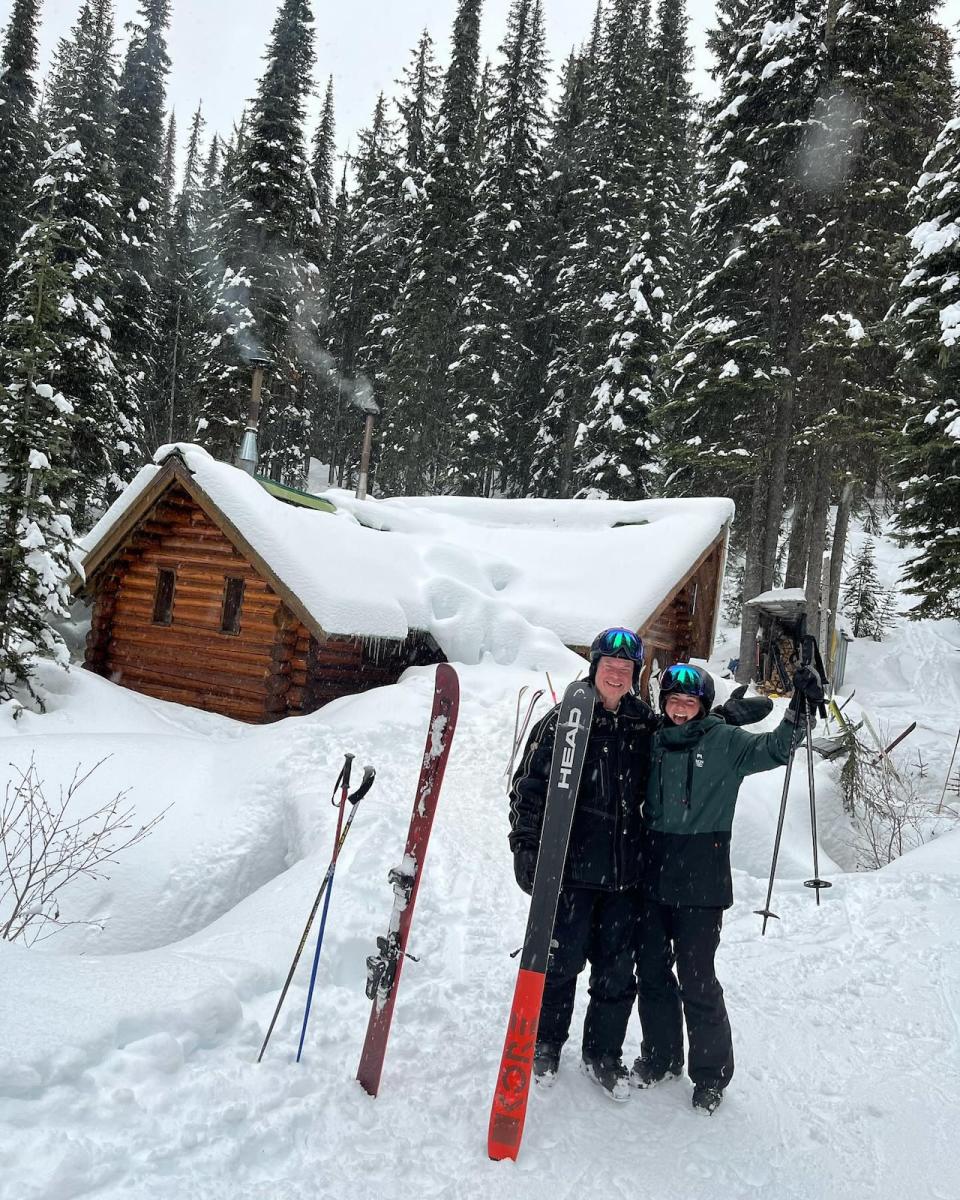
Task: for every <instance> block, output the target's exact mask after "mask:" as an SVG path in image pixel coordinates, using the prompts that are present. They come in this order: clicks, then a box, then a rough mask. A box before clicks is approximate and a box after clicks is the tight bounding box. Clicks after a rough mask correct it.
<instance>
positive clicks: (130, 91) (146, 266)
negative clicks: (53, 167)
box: [113, 0, 172, 453]
mask: <svg viewBox="0 0 960 1200" xmlns="http://www.w3.org/2000/svg"><path fill="white" fill-rule="evenodd" d="M139 9H140V12H139V19H138V20H136V21H133V22H131V23H130V24H129V25H128V26H127V31H128V33H129V36H130V41H129V43H128V46H127V52H126V57H125V59H124V63H123V69H122V71H121V73H120V83H119V88H118V94H117V117H116V136H115V143H114V146H115V149H114V157H115V160H116V167H117V216H118V224H117V238H118V241H117V249H116V257H115V269H116V272H117V279H118V287H117V292H116V295H115V297H114V302H113V310H114V324H113V342H114V353H115V354H116V356H117V364H118V367H119V369H120V372H121V377H122V381H123V387H124V388H125V389H126V391H127V392H128V395H129V401H128V402H129V403H130V404H131V405H132V406H135V405H138V406H139V407H140V410H141V412H142V414H143V416H144V419H145V424H146V426H147V427H148V428H149V430H150V436H151V438H156V436H157V415H158V413H159V412H160V411H161V410H162V409H163V407H164V397H163V396H162V395H161V394H160V393H159V389H158V383H159V379H160V372H159V370H158V360H159V359H160V357H161V355H162V353H163V351H162V349H161V346H160V329H159V321H160V314H159V311H158V309H159V302H160V301H159V297H158V295H157V287H158V281H159V278H160V273H161V271H162V268H163V253H164V245H163V243H164V235H165V232H166V224H167V220H168V211H169V210H168V206H167V202H168V200H169V196H168V195H166V194H165V193H166V190H167V188H169V187H170V181H169V180H167V181H165V179H164V174H165V159H166V151H167V137H166V133H167V131H166V128H165V125H166V117H165V112H164V108H165V102H166V80H167V75H168V73H169V70H170V59H169V56H168V54H167V45H166V31H167V27H168V25H169V22H170V0H140V3H139ZM170 166H172V163H171V164H169V165H168V166H167V170H168V171H169V169H170ZM155 448H156V447H155V446H148V447H147V449H148V451H149V452H151V453H152V451H153V450H154V449H155Z"/></svg>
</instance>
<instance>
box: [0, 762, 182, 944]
mask: <svg viewBox="0 0 960 1200" xmlns="http://www.w3.org/2000/svg"><path fill="white" fill-rule="evenodd" d="M108 757H109V756H108ZM105 762H106V758H102V759H101V760H100V761H99V762H97V763H94V765H93V766H92V767H90V769H89V770H87V771H84V770H83V768H82V766H81V765H80V764H78V765H77V767H76V768H75V770H74V772H73V778H72V779H71V781H70V784H69V785H68V787H67V788H66V790H64V788H63V786H62V785H61V787H60V796H59V799H58V800H57V801H56V802H55V803H51V802H50V801H49V800H48V799H47V797H46V795H45V794H44V789H43V780H42V779H41V778H40V775H39V772H38V771H37V766H36V762H35V761H34V759H33V758H32V757H31V759H30V763H29V765H28V766H27V768H26V770H21V769H20V768H19V767H17V766H16V765H14V764H13V763H11V764H9V765H10V767H11V768H12V770H13V772H14V776H13V777H12V778H11V779H9V780H8V782H7V787H6V793H5V795H4V798H3V805H2V807H0V844H2V847H3V859H2V862H0V941H8V942H14V941H17V940H18V939H19V940H21V941H23V942H24V943H25V944H27V945H32V944H33V943H34V942H36V941H37V940H39V939H40V938H44V937H50V936H51V935H52V934H54V933H56V932H57V931H58V930H59V929H62V928H64V927H65V926H67V925H75V924H79V923H82V922H77V921H71V920H68V919H67V918H66V917H65V916H63V915H62V912H61V893H62V891H63V889H64V888H65V887H66V886H67V885H68V884H69V883H71V882H72V881H73V880H74V879H77V878H78V877H79V876H86V878H88V879H107V878H109V876H108V875H107V874H106V871H105V869H104V868H105V867H107V866H108V865H109V864H110V863H115V862H116V861H117V856H118V855H119V854H121V853H122V852H123V851H124V850H129V849H130V848H131V847H132V846H136V845H138V844H139V843H140V842H142V841H143V839H144V838H146V837H148V836H149V834H151V833H152V832H153V830H154V829H156V827H157V825H158V824H159V823H160V821H161V820H162V819H163V817H164V815H165V814H166V812H167V811H168V810H167V809H164V811H163V812H161V813H158V814H157V816H155V817H154V818H153V820H151V821H148V822H147V823H146V824H145V825H140V826H135V825H134V822H133V811H134V810H133V806H132V805H129V806H128V805H127V804H126V798H127V795H128V790H126V789H125V790H124V791H122V792H118V793H117V795H116V796H114V798H113V799H112V800H108V801H107V802H106V803H105V804H101V805H100V806H99V807H98V808H96V809H94V811H92V812H89V813H87V814H86V815H85V816H80V817H73V816H72V812H68V810H69V809H70V805H71V802H72V801H73V799H74V797H75V796H76V794H77V792H78V791H79V790H80V788H81V787H83V785H84V784H85V783H87V781H88V780H89V779H90V777H91V776H92V775H93V773H94V772H95V771H96V770H97V768H98V767H101V766H102V765H103V764H104V763H105ZM74 807H76V806H75V805H74Z"/></svg>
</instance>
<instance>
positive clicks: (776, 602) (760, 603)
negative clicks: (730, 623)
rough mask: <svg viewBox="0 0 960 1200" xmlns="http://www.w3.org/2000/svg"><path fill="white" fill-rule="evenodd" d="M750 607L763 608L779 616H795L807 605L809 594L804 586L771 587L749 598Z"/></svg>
mask: <svg viewBox="0 0 960 1200" xmlns="http://www.w3.org/2000/svg"><path fill="white" fill-rule="evenodd" d="M747 604H748V606H749V607H750V608H762V609H766V611H767V612H771V613H775V614H777V615H779V616H785V617H789V616H794V615H796V614H798V613H800V612H802V611H803V610H804V609H805V608H806V607H807V594H806V592H805V591H804V590H803V588H782V587H781V588H771V589H770V590H769V591H768V592H762V593H761V594H760V595H759V596H754V597H753V599H752V600H748V601H747Z"/></svg>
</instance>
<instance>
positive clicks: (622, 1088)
mask: <svg viewBox="0 0 960 1200" xmlns="http://www.w3.org/2000/svg"><path fill="white" fill-rule="evenodd" d="M580 1065H581V1068H582V1070H583V1073H584V1074H585V1075H586V1076H587V1078H588V1079H592V1080H593V1082H594V1083H596V1084H598V1085H599V1086H600V1087H602V1088H603V1090H604V1091H605V1092H606V1093H607V1095H608V1096H609V1097H610V1099H611V1100H616V1101H618V1102H619V1103H622V1102H623V1101H624V1100H629V1099H630V1085H629V1083H628V1082H627V1080H628V1079H629V1072H628V1071H627V1068H626V1067H625V1066H624V1065H623V1062H622V1061H621V1059H620V1058H619V1056H616V1055H613V1054H598V1055H587V1054H585V1055H584V1056H583V1060H582V1062H581V1064H580Z"/></svg>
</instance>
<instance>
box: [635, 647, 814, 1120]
mask: <svg viewBox="0 0 960 1200" xmlns="http://www.w3.org/2000/svg"><path fill="white" fill-rule="evenodd" d="M793 685H794V698H793V700H791V703H790V708H789V709H788V710H787V713H786V715H785V717H784V719H783V721H782V722H781V724H780V726H779V727H778V728H777V729H775V730H774V731H773V732H772V733H764V734H752V733H746V732H745V731H744V730H742V729H739V728H735V727H733V726H732V725H731V724H726V723H725V722H724V719H723V717H722V716H721V715H719V714H718V713H711V712H710V706H711V705H712V703H713V698H714V687H713V680H712V679H711V678H710V676H709V674H708V673H707V672H706V671H702V670H701V669H700V668H699V667H693V666H690V665H689V664H686V663H681V664H677V665H676V666H673V667H670V668H669V669H668V670H666V671H664V673H663V674H662V675H661V677H660V707H661V709H662V711H663V713H664V716H665V722H664V725H663V727H662V728H661V729H660V730H659V732H658V733H657V734H656V736H655V738H654V739H653V746H652V759H651V765H650V772H649V779H648V784H647V793H646V800H645V802H644V806H643V820H644V833H643V903H642V906H641V910H640V916H639V922H638V926H637V984H638V993H639V1009H640V1023H641V1025H642V1027H643V1044H642V1047H641V1055H640V1057H639V1058H638V1059H637V1060H636V1062H635V1063H634V1065H633V1070H632V1071H631V1073H630V1082H631V1083H632V1084H633V1085H634V1086H636V1087H640V1088H646V1087H651V1086H652V1085H653V1084H655V1083H659V1082H660V1080H662V1079H665V1078H667V1077H676V1076H678V1075H679V1074H680V1072H681V1071H682V1069H683V1019H684V1017H685V1018H686V1025H687V1040H688V1043H689V1062H688V1070H689V1074H690V1078H691V1079H692V1081H693V1084H694V1092H693V1105H694V1107H695V1108H697V1109H700V1110H701V1111H703V1112H706V1113H712V1112H714V1111H715V1110H716V1108H717V1107H718V1106H719V1104H720V1102H721V1100H722V1099H723V1091H724V1088H726V1086H727V1084H728V1083H729V1082H730V1080H731V1079H732V1077H733V1069H734V1061H733V1043H732V1039H731V1033H730V1022H729V1019H728V1017H727V1010H726V1006H725V1005H724V1001H723V988H722V987H721V986H720V983H719V982H718V980H717V976H716V972H715V970H714V955H715V953H716V950H717V947H718V946H719V944H720V927H721V924H722V920H723V910H724V909H725V908H729V907H730V905H731V904H732V903H733V886H732V880H731V874H730V832H731V827H732V824H733V814H734V809H735V807H736V803H737V795H738V793H739V790H740V785H741V783H742V782H743V780H744V779H745V777H746V776H747V775H753V774H755V773H757V772H760V771H772V770H773V769H774V768H775V767H779V766H783V765H784V764H785V763H786V761H787V759H788V757H789V754H790V748H791V745H792V743H793V741H794V739H795V738H797V739H798V734H799V728H800V725H801V724H802V722H801V714H802V713H803V712H804V710H805V707H806V706H810V708H811V711H812V709H813V707H814V706H815V705H816V704H817V703H818V702H821V701H822V700H823V691H822V688H821V684H820V680H819V678H818V677H817V676H816V675H815V674H814V672H813V671H811V670H810V669H809V668H808V667H800V668H799V669H798V670H797V672H796V674H795V676H794V679H793ZM744 703H747V702H744ZM674 964H676V975H674V971H673V967H674Z"/></svg>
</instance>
